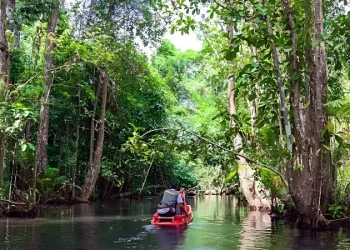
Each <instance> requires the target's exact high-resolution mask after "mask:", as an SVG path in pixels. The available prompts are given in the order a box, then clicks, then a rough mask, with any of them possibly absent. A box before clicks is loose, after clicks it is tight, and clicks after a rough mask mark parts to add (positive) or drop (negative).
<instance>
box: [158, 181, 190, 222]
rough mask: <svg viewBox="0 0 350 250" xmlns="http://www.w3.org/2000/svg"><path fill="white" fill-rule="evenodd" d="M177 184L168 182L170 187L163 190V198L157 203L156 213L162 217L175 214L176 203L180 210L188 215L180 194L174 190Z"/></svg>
mask: <svg viewBox="0 0 350 250" xmlns="http://www.w3.org/2000/svg"><path fill="white" fill-rule="evenodd" d="M176 188H177V185H176V183H175V182H172V183H171V184H170V188H169V189H167V190H165V191H164V194H163V198H162V200H161V202H160V203H159V204H158V210H157V212H158V214H159V216H162V217H172V216H174V215H175V214H176V205H177V204H178V205H179V207H180V211H182V212H183V213H184V214H185V215H186V216H188V214H187V212H186V209H185V206H184V200H183V199H182V197H181V195H180V194H179V193H178V192H177V191H176Z"/></svg>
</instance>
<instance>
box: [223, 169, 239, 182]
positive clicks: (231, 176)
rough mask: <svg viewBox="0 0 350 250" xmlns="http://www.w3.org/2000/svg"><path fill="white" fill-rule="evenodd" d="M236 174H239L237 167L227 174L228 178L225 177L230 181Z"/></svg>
mask: <svg viewBox="0 0 350 250" xmlns="http://www.w3.org/2000/svg"><path fill="white" fill-rule="evenodd" d="M236 175H237V169H235V170H233V171H232V172H231V173H229V175H228V176H226V178H225V180H226V182H228V181H230V180H231V179H232V178H233V177H235V176H236Z"/></svg>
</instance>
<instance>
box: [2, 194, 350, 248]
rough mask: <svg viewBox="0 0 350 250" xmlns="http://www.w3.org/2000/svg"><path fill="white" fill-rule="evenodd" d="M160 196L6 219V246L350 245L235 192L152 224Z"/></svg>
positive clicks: (345, 235) (194, 201)
mask: <svg viewBox="0 0 350 250" xmlns="http://www.w3.org/2000/svg"><path fill="white" fill-rule="evenodd" d="M158 202H159V201H158V200H157V199H144V200H142V201H135V200H132V201H130V200H128V199H125V200H119V201H115V202H104V203H91V204H77V205H74V206H67V207H56V208H46V209H43V210H42V211H40V214H39V215H40V218H37V219H34V220H18V219H0V237H1V238H0V249H11V250H17V249H21V250H22V249H33V250H34V249H40V250H41V249H43V250H45V249H57V250H63V249H91V250H94V249H152V250H153V249H165V250H168V249H169V250H170V249H171V250H172V249H185V250H187V249H191V250H192V249H216V250H220V249H225V250H226V249H273V250H279V249H302V250H309V249H327V250H328V249H329V250H332V249H350V240H349V237H350V232H348V231H339V232H319V233H313V232H310V231H299V230H297V229H295V228H293V227H291V226H290V225H284V224H283V222H282V221H271V219H270V217H269V215H268V214H265V213H259V212H249V211H248V210H247V209H246V208H243V207H240V206H238V201H237V199H235V198H234V197H233V196H223V197H220V196H204V197H199V198H198V197H188V203H189V204H190V205H191V206H192V208H193V213H194V221H193V222H192V223H191V224H190V225H189V226H188V227H185V228H159V227H155V226H152V225H150V219H151V217H152V214H153V213H154V211H155V208H156V205H157V203H158Z"/></svg>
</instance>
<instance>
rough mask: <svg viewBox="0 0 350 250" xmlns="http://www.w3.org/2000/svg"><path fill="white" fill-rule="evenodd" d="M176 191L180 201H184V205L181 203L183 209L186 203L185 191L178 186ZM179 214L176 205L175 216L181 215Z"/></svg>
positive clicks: (179, 211) (178, 208)
mask: <svg viewBox="0 0 350 250" xmlns="http://www.w3.org/2000/svg"><path fill="white" fill-rule="evenodd" d="M176 191H177V193H178V194H179V195H180V196H181V198H182V200H183V201H184V203H183V205H184V207H186V206H187V203H186V196H185V189H184V188H180V186H177V188H176ZM181 214H182V210H181V209H180V206H179V204H177V205H176V215H181Z"/></svg>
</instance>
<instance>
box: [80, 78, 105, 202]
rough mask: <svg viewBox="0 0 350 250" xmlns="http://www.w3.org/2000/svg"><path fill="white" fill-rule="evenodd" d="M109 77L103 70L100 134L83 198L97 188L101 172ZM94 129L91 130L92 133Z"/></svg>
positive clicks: (89, 168) (101, 79) (84, 187)
mask: <svg viewBox="0 0 350 250" xmlns="http://www.w3.org/2000/svg"><path fill="white" fill-rule="evenodd" d="M108 81H109V78H108V76H107V74H106V72H101V76H100V84H101V85H102V86H101V89H102V92H101V97H102V100H101V115H100V124H99V129H98V136H97V142H96V150H95V152H94V154H93V159H92V162H91V164H89V167H88V172H87V175H86V179H85V184H84V185H83V187H82V195H81V198H82V199H84V200H88V199H89V198H90V196H91V194H92V192H93V191H94V189H95V185H96V181H97V178H98V175H99V173H100V168H101V158H102V152H103V141H104V132H105V116H106V103H107V87H108ZM92 132H93V131H91V133H92Z"/></svg>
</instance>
